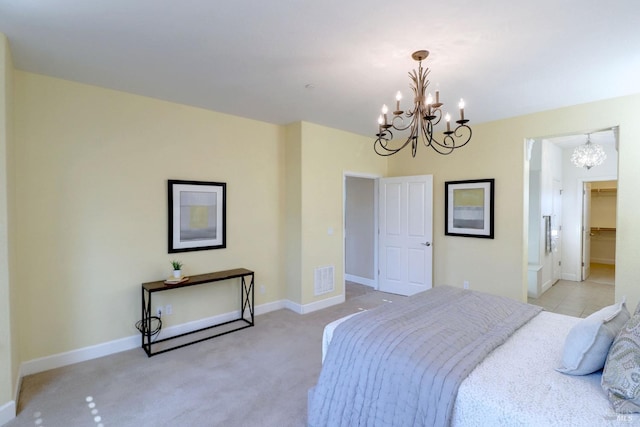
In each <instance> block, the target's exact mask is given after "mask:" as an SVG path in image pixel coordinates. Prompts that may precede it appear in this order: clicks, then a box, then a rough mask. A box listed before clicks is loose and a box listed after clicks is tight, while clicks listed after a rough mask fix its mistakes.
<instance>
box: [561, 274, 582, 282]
mask: <svg viewBox="0 0 640 427" xmlns="http://www.w3.org/2000/svg"><path fill="white" fill-rule="evenodd" d="M562 280H571V281H572V282H579V281H580V279H579V278H578V276H577V275H575V274H573V273H571V274H569V273H562Z"/></svg>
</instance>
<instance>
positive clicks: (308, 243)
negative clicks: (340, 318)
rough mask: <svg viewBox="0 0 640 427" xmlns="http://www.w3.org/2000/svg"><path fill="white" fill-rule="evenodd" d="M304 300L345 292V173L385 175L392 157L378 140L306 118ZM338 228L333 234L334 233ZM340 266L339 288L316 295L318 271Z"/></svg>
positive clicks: (302, 249)
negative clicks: (382, 152) (376, 147)
mask: <svg viewBox="0 0 640 427" xmlns="http://www.w3.org/2000/svg"><path fill="white" fill-rule="evenodd" d="M301 151H302V152H301V165H302V172H301V184H302V186H301V194H302V197H301V206H302V208H301V218H302V222H301V230H302V231H301V242H302V244H301V253H302V259H301V264H302V265H301V280H302V286H300V288H301V290H302V303H303V304H309V303H312V302H315V301H319V300H322V299H325V298H327V297H332V296H337V295H342V294H343V292H344V282H343V280H342V279H343V277H344V239H343V226H342V215H343V205H344V204H343V185H344V173H345V172H360V173H367V174H373V175H381V176H383V175H385V174H386V166H387V161H386V159H384V158H381V157H379V156H378V155H376V154H375V153H374V152H373V149H372V141H371V138H369V137H363V136H359V135H355V134H351V133H348V132H342V131H338V130H335V129H330V128H326V127H323V126H318V125H314V124H311V123H306V122H305V123H302V150H301ZM330 233H332V234H330ZM329 265H333V266H334V267H335V282H336V283H335V291H334V292H332V293H329V294H325V295H321V296H315V295H314V286H313V278H314V270H315V269H316V268H317V267H324V266H329Z"/></svg>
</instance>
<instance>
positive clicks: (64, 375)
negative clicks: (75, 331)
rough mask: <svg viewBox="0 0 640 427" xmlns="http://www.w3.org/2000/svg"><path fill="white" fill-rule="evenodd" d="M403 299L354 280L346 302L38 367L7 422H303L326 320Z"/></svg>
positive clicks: (67, 425) (13, 426) (49, 425)
mask: <svg viewBox="0 0 640 427" xmlns="http://www.w3.org/2000/svg"><path fill="white" fill-rule="evenodd" d="M399 298H403V297H400V296H397V295H391V294H385V293H381V292H375V291H371V290H370V288H367V287H365V286H362V285H355V284H349V286H348V289H347V301H346V302H345V303H344V304H340V305H338V306H334V307H331V308H328V309H325V310H320V311H317V312H314V313H310V314H307V315H299V314H296V313H294V312H292V311H289V310H278V311H275V312H271V313H267V314H264V315H261V316H257V317H256V326H255V327H253V328H247V329H244V330H242V331H238V332H234V333H232V334H229V335H225V336H222V337H218V338H214V339H212V340H209V341H204V342H201V343H198V344H195V345H192V346H189V347H185V348H182V349H178V350H175V351H171V352H169V353H164V354H161V355H157V356H154V357H152V358H147V356H146V355H145V353H144V351H143V350H142V349H134V350H129V351H126V352H122V353H118V354H115V355H111V356H108V357H103V358H100V359H95V360H91V361H87V362H83V363H78V364H75V365H71V366H66V367H64V368H59V369H54V370H51V371H47V372H42V373H39V374H35V375H30V376H27V377H25V378H24V379H23V383H22V389H21V393H20V397H19V401H18V411H19V413H18V416H17V418H16V419H15V420H13V421H11V422H10V423H9V424H7V426H9V427H17V426H30V427H36V426H40V427H53V426H61V427H62V426H64V427H73V426H96V427H101V426H105V427H106V426H125V427H126V426H203V427H204V426H207V427H208V426H252V427H254V426H274V427H285V426H304V425H306V416H307V390H308V389H309V388H310V387H312V386H313V385H314V384H315V382H316V380H317V378H318V374H319V373H320V368H321V340H322V329H323V328H324V326H325V325H326V324H327V323H329V322H331V321H332V320H335V319H338V318H340V317H342V316H345V315H347V314H351V313H354V312H356V311H358V310H359V309H369V308H373V307H376V306H378V305H381V304H386V303H389V301H394V300H397V299H399Z"/></svg>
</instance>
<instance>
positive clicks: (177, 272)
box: [173, 270, 182, 279]
mask: <svg viewBox="0 0 640 427" xmlns="http://www.w3.org/2000/svg"><path fill="white" fill-rule="evenodd" d="M173 277H175V278H176V279H179V278H180V277H182V270H173Z"/></svg>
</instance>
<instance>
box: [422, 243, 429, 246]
mask: <svg viewBox="0 0 640 427" xmlns="http://www.w3.org/2000/svg"><path fill="white" fill-rule="evenodd" d="M421 244H422V245H424V246H431V242H424V243H421Z"/></svg>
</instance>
